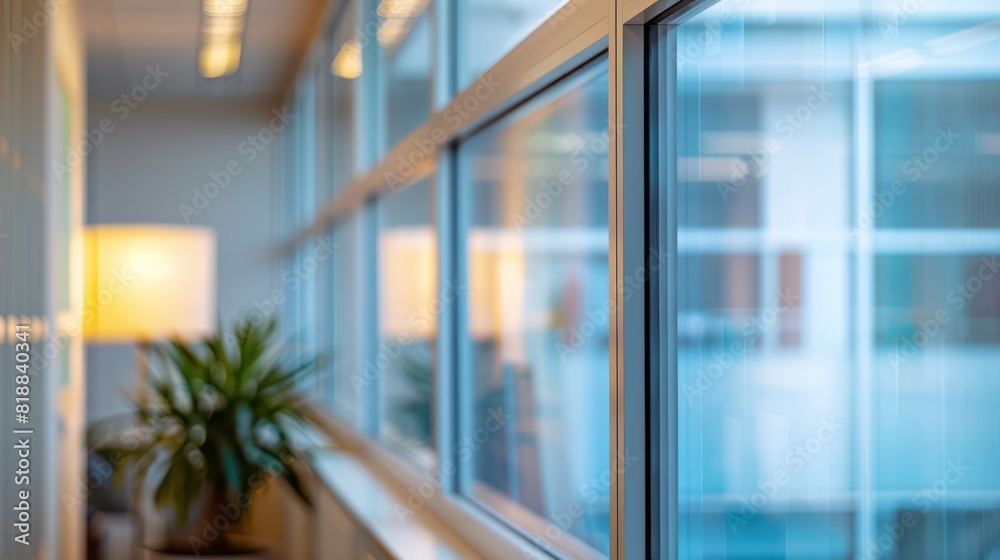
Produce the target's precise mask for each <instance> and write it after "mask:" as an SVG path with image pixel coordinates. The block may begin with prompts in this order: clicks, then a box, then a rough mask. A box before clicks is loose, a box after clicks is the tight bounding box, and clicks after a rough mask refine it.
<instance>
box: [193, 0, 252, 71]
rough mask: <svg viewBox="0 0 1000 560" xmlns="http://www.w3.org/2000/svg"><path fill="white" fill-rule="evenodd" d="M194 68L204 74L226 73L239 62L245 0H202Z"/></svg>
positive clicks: (245, 10)
mask: <svg viewBox="0 0 1000 560" xmlns="http://www.w3.org/2000/svg"><path fill="white" fill-rule="evenodd" d="M201 11H202V27H201V49H200V51H199V53H198V71H199V72H200V73H201V75H202V76H204V77H206V78H218V77H220V76H228V75H229V74H232V73H234V72H236V70H237V69H239V66H240V59H241V58H242V52H243V31H244V27H245V26H246V12H247V0H202V6H201Z"/></svg>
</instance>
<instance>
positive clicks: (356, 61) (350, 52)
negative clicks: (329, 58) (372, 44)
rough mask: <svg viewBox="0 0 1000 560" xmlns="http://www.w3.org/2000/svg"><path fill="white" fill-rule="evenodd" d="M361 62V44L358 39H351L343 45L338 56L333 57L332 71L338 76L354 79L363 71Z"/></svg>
mask: <svg viewBox="0 0 1000 560" xmlns="http://www.w3.org/2000/svg"><path fill="white" fill-rule="evenodd" d="M363 69H364V68H363V66H362V64H361V44H360V43H358V40H357V39H351V40H350V41H347V42H345V43H344V44H343V45H341V47H340V50H339V51H337V56H336V57H334V59H333V65H332V66H331V67H330V71H331V72H333V75H334V76H337V77H338V78H344V79H346V80H353V79H355V78H357V77H358V76H360V75H361V72H362V71H363Z"/></svg>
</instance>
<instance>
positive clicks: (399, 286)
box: [373, 181, 440, 466]
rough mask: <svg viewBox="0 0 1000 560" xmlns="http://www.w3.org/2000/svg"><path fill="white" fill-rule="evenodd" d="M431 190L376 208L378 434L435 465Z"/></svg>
mask: <svg viewBox="0 0 1000 560" xmlns="http://www.w3.org/2000/svg"><path fill="white" fill-rule="evenodd" d="M431 193H432V190H431V187H430V184H429V183H428V182H427V181H421V182H420V183H417V184H415V185H412V186H410V187H407V188H406V189H404V190H402V191H400V192H397V193H393V194H390V195H387V196H386V197H385V198H383V199H381V200H380V201H379V203H378V218H379V233H378V336H379V347H378V354H377V355H376V358H375V360H373V363H374V365H375V367H376V368H378V372H377V374H378V377H379V393H380V399H379V402H380V404H379V408H380V410H381V414H380V419H379V434H380V435H381V437H382V438H383V439H384V440H385V441H387V442H389V443H391V444H392V445H394V446H395V447H396V448H398V449H400V450H402V451H403V452H405V453H406V454H407V455H408V456H409V457H410V458H411V459H414V460H416V461H417V462H419V463H421V464H423V465H425V466H431V465H432V464H433V460H434V456H433V452H432V450H431V445H432V444H431V433H432V431H431V418H432V415H431V406H432V404H433V399H432V388H433V386H434V383H433V381H434V369H435V368H434V341H435V339H436V336H437V318H438V313H439V312H440V303H439V301H438V294H437V238H436V235H435V230H434V227H433V226H432V223H433V220H432V211H431Z"/></svg>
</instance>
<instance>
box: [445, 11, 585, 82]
mask: <svg viewBox="0 0 1000 560" xmlns="http://www.w3.org/2000/svg"><path fill="white" fill-rule="evenodd" d="M566 1H567V0H461V1H460V2H457V3H456V4H457V5H456V8H457V9H458V33H459V43H460V44H459V48H458V70H459V72H458V74H459V80H458V82H459V83H458V85H459V89H462V88H463V87H464V86H466V85H468V84H469V83H470V82H472V80H474V79H475V78H476V76H478V75H480V74H481V73H482V72H483V71H485V70H486V69H487V68H489V67H490V66H493V63H495V62H496V61H497V60H500V59H501V58H502V57H503V55H505V54H507V53H508V52H509V51H510V50H511V49H512V48H514V46H515V45H517V44H518V42H520V41H521V40H522V39H524V37H525V36H527V35H528V34H529V33H531V31H533V30H534V29H535V28H536V27H538V25H540V24H541V23H542V22H543V21H545V18H546V17H547V16H548V15H549V14H551V13H552V12H554V11H555V10H556V9H558V7H559V6H561V5H562V4H564V3H565V2H566Z"/></svg>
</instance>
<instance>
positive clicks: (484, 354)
mask: <svg viewBox="0 0 1000 560" xmlns="http://www.w3.org/2000/svg"><path fill="white" fill-rule="evenodd" d="M607 106H608V80H607V64H606V63H603V62H602V63H601V64H598V65H596V66H593V67H590V68H589V69H587V70H586V71H584V72H582V73H581V74H578V75H575V76H573V77H571V78H568V79H567V80H566V81H565V83H562V84H558V85H556V86H554V87H553V88H552V89H551V90H550V91H549V92H546V93H544V94H542V96H541V97H540V98H538V99H536V100H534V101H532V102H530V103H528V104H527V105H526V106H523V107H522V108H520V109H518V110H516V111H514V112H513V113H511V114H509V115H507V116H505V117H503V118H501V119H500V120H499V121H497V122H496V123H494V124H492V125H490V126H489V127H488V128H486V129H485V130H483V131H481V132H480V133H478V134H477V135H476V136H474V137H473V138H472V139H471V140H469V141H468V142H467V143H465V144H463V145H461V146H460V147H459V151H458V158H459V177H458V185H459V193H460V196H462V197H463V200H462V209H463V219H464V221H465V224H466V228H467V229H466V230H465V232H464V233H463V234H462V235H464V236H465V240H466V241H465V242H466V244H467V250H466V253H465V258H466V259H467V261H466V264H465V266H466V267H467V268H466V270H467V275H468V281H467V285H466V290H467V293H466V294H465V295H464V296H463V297H464V300H465V302H466V305H467V312H466V313H467V317H468V319H467V321H468V325H467V331H466V333H465V338H466V345H467V346H466V349H465V352H466V355H467V356H468V362H467V363H464V364H463V365H462V366H461V375H462V383H465V384H466V385H465V386H466V390H465V391H464V392H463V396H462V402H461V403H460V404H461V406H463V407H464V408H465V411H466V413H465V415H463V417H462V418H463V425H462V426H461V429H462V434H463V436H462V439H460V440H459V443H458V445H459V453H460V456H461V454H462V451H463V450H464V452H465V453H466V454H468V455H469V456H470V457H472V460H471V462H472V464H471V465H470V466H469V469H470V471H471V476H469V480H468V481H467V484H466V488H465V489H464V491H465V492H467V493H469V494H470V495H471V496H473V497H474V498H476V499H477V500H478V501H479V502H480V503H483V504H486V505H487V506H489V507H490V508H491V509H492V510H493V511H495V512H502V513H503V515H504V516H505V517H507V518H510V519H513V520H515V521H516V522H517V523H519V524H521V525H522V526H523V527H525V528H526V529H527V530H528V531H529V532H531V534H532V535H533V536H534V537H535V538H536V539H537V540H538V541H539V543H540V546H543V547H545V548H551V547H553V546H554V547H560V548H562V547H564V546H568V545H569V544H570V543H571V542H574V541H576V540H579V541H582V542H584V543H587V545H589V547H592V548H593V549H597V550H599V551H601V552H605V553H606V552H607V551H608V548H609V546H610V543H609V536H608V531H609V525H608V523H609V521H608V520H609V515H610V505H609V494H610V482H609V478H608V477H609V475H610V473H609V470H608V465H609V453H608V444H607V442H608V438H609V437H610V432H609V421H608V415H609V409H608V406H609V399H610V397H609V392H608V379H609V373H608V368H609V363H610V362H609V355H608V324H609V317H608V305H609V300H608V296H609V294H608V165H607V157H608V156H607V154H608V137H607V134H608V131H607ZM568 512H573V513H572V514H570V513H568ZM548 528H555V529H557V530H558V531H559V535H560V537H559V538H557V539H552V538H551V534H548V535H546V529H548Z"/></svg>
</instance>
